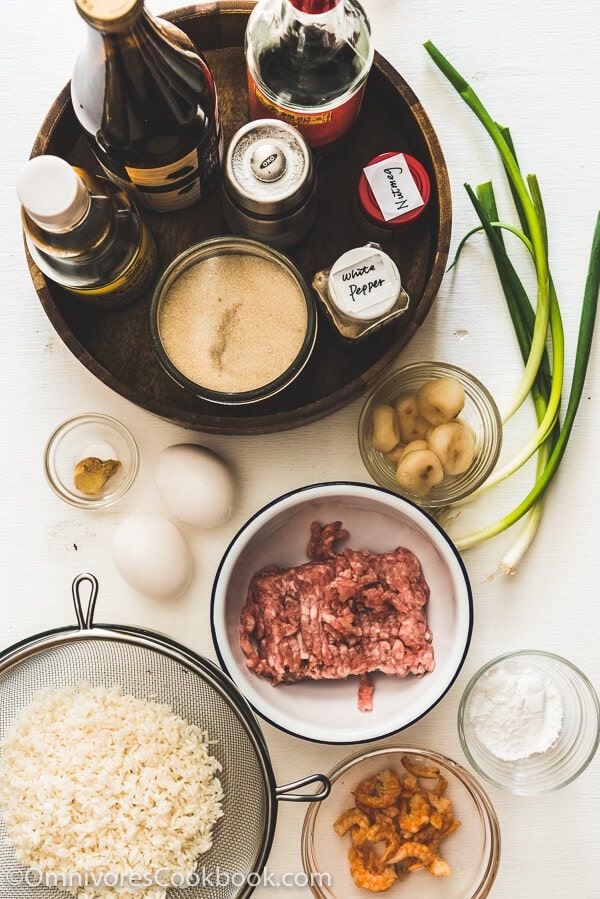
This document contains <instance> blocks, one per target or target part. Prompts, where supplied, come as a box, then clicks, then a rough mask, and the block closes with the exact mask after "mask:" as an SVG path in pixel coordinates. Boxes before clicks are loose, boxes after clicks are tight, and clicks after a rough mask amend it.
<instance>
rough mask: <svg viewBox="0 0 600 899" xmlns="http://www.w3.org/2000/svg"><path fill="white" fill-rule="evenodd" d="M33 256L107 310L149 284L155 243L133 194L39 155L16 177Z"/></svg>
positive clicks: (132, 297) (129, 299) (58, 279)
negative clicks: (138, 209)
mask: <svg viewBox="0 0 600 899" xmlns="http://www.w3.org/2000/svg"><path fill="white" fill-rule="evenodd" d="M16 186H17V194H18V197H19V200H20V201H21V206H22V222H23V231H24V233H25V242H26V244H27V248H28V250H29V253H30V255H31V257H32V259H33V261H34V262H35V263H36V265H37V267H38V268H39V269H40V271H42V272H43V273H44V274H45V275H47V277H48V278H50V279H51V280H52V281H55V282H56V283H57V284H60V285H61V286H62V287H65V288H66V289H67V290H69V291H70V292H72V293H75V294H77V295H78V296H80V297H81V298H82V299H86V300H89V301H91V302H93V303H94V304H96V305H99V306H103V307H104V308H115V307H118V306H123V305H125V304H126V303H130V302H132V301H133V300H135V299H137V298H138V297H139V296H140V294H142V293H143V292H144V291H145V290H147V289H148V288H149V287H150V284H151V281H152V279H153V276H154V272H155V268H156V246H155V244H154V239H153V238H152V235H151V234H150V232H149V231H148V228H147V226H146V225H145V224H144V222H143V221H142V219H141V217H140V215H139V213H138V211H137V209H136V207H135V204H134V202H133V200H132V199H131V197H130V196H129V195H128V194H126V193H125V191H123V190H121V189H120V188H119V187H117V185H115V184H112V183H111V182H110V181H109V180H108V179H107V178H101V177H95V176H94V175H91V174H90V173H88V172H86V171H84V170H83V169H80V168H75V167H73V166H71V165H69V163H68V162H67V161H66V160H65V159H61V158H60V157H59V156H50V155H42V156H35V157H34V158H33V159H30V160H29V162H28V163H27V164H26V165H25V167H24V168H23V169H22V171H21V172H20V174H19V176H18V178H17V185H16Z"/></svg>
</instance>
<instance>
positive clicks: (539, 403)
mask: <svg viewBox="0 0 600 899" xmlns="http://www.w3.org/2000/svg"><path fill="white" fill-rule="evenodd" d="M425 48H426V50H427V52H428V53H429V55H430V56H431V57H432V59H433V61H434V62H435V63H436V65H437V66H438V68H439V69H440V70H441V71H442V73H443V74H444V75H445V76H446V77H447V78H448V80H449V81H450V83H451V84H452V85H453V87H454V88H455V89H456V90H457V91H458V93H459V94H460V95H461V96H462V97H463V99H464V100H465V102H466V103H467V105H468V106H469V107H470V108H471V109H472V111H473V112H474V113H475V115H476V116H477V117H478V119H479V120H480V122H481V123H482V124H483V126H484V127H485V128H486V130H487V131H488V133H489V135H490V136H491V138H492V140H493V142H494V144H495V145H496V147H497V149H498V151H499V153H500V157H501V159H502V162H503V165H504V170H505V173H506V175H507V179H508V183H509V187H510V190H511V193H512V196H513V200H514V203H515V207H516V210H517V213H518V216H519V220H520V223H521V228H520V229H517V228H514V227H512V226H510V225H507V224H504V223H501V222H499V221H498V214H497V209H496V204H495V198H494V195H493V190H492V187H491V184H490V183H489V182H488V183H487V184H485V185H480V186H479V188H478V190H477V194H475V193H474V192H473V191H472V189H471V188H470V187H469V186H468V185H466V187H467V191H468V192H469V196H470V198H471V200H472V202H473V205H474V206H475V209H476V211H477V214H478V215H479V218H480V221H481V227H480V228H475V229H473V230H472V231H470V232H469V234H467V235H466V237H465V238H464V239H463V240H462V241H461V243H460V244H459V248H458V251H457V255H456V258H457V257H458V255H459V253H460V251H461V249H462V247H463V246H464V243H465V242H466V240H467V239H469V238H470V237H471V236H472V235H473V234H474V233H476V232H477V231H479V230H484V231H485V232H486V235H487V238H488V241H489V244H490V247H491V250H492V254H493V257H494V261H495V263H496V268H497V270H498V274H499V277H500V281H501V284H502V287H503V290H504V294H505V298H506V301H507V305H508V309H509V312H510V315H511V320H512V322H513V326H514V329H515V334H516V336H517V341H518V344H519V348H520V350H521V354H522V356H523V360H524V372H523V376H522V378H521V381H520V384H519V387H518V389H517V391H516V393H515V396H514V397H513V400H512V402H511V404H510V405H509V407H508V409H507V410H506V411H505V412H504V414H503V416H502V417H503V421H505V422H506V421H508V420H509V419H510V417H511V416H512V415H513V414H514V413H515V412H516V410H517V409H518V408H520V406H521V405H522V403H523V402H524V400H525V398H526V397H527V396H528V395H529V394H531V397H532V400H533V405H534V409H535V414H536V418H537V422H538V427H537V430H536V433H535V434H534V435H533V437H532V438H531V439H530V440H528V441H527V443H526V444H525V446H524V447H523V448H522V450H521V451H520V452H519V453H518V454H517V456H516V457H515V459H513V460H512V461H511V462H510V463H508V464H507V465H505V466H503V467H502V468H500V469H498V470H497V471H496V472H495V473H494V474H493V475H492V477H491V478H489V479H488V481H486V483H485V484H484V485H483V487H482V488H480V490H479V491H477V492H476V493H474V494H472V496H471V497H470V499H472V498H474V497H475V496H477V495H478V494H479V493H481V492H482V491H483V490H485V489H488V488H489V487H491V486H493V485H494V484H497V483H499V482H500V481H502V480H504V479H505V478H507V477H509V476H510V475H511V474H513V473H514V472H515V471H517V470H518V468H520V467H521V466H522V465H523V464H524V463H525V462H526V461H527V460H528V459H529V458H531V457H532V456H533V455H534V454H535V453H536V452H537V454H538V455H537V467H536V479H535V483H534V485H533V487H532V489H531V490H530V491H529V493H528V494H527V496H526V497H525V498H524V499H523V500H522V502H520V503H519V504H518V506H516V507H515V508H514V509H513V510H512V511H511V512H509V513H508V514H507V515H505V516H503V517H502V518H500V519H499V520H498V521H496V522H493V523H492V524H489V525H487V526H486V527H484V528H481V529H479V530H477V531H475V532H474V533H472V534H469V535H466V536H464V537H462V538H459V539H457V540H455V541H454V542H455V544H456V546H457V548H458V549H459V550H464V549H467V548H469V547H471V546H474V545H476V544H477V543H480V542H481V541H483V540H487V539H489V538H490V537H494V536H496V535H498V534H500V533H502V532H503V531H505V530H507V529H508V528H510V527H512V526H513V525H514V524H516V522H517V521H519V520H520V519H521V518H523V517H525V525H524V527H523V528H522V529H521V531H520V533H519V535H518V537H517V538H516V539H515V541H514V543H513V545H512V546H511V547H510V548H509V550H508V552H507V553H506V554H505V556H504V558H503V559H502V561H501V563H500V570H502V571H505V572H507V573H514V571H515V569H516V567H517V565H518V563H519V561H520V559H521V558H522V556H523V554H524V553H525V551H526V550H527V548H528V547H529V546H530V544H531V542H532V540H533V538H534V536H535V533H536V531H537V529H538V526H539V522H540V519H541V515H542V503H543V501H544V498H545V492H546V490H547V488H548V486H549V484H550V483H551V481H552V479H553V478H554V476H555V475H556V472H557V470H558V467H559V465H560V462H561V461H562V458H563V455H564V453H565V450H566V447H567V443H568V441H569V437H570V435H571V431H572V428H573V424H574V421H575V416H576V414H577V410H578V408H579V403H580V400H581V395H582V391H583V386H584V382H585V376H586V372H587V366H588V362H589V357H590V353H591V347H592V336H593V331H594V325H595V320H596V312H597V305H598V291H599V289H600V214H599V215H598V218H597V221H596V225H595V230H594V235H593V240H592V249H591V255H590V261H589V266H588V274H587V279H586V284H585V290H584V297H583V305H582V310H581V318H580V324H579V336H578V341H577V349H576V357H575V365H574V370H573V377H572V382H571V390H570V394H569V400H568V404H567V409H566V412H565V416H564V421H563V423H562V425H561V424H560V422H559V411H560V403H561V395H562V386H563V377H564V333H563V325H562V319H561V314H560V308H559V303H558V298H557V296H556V291H555V288H554V284H553V282H552V279H551V276H550V271H549V265H548V239H547V223H546V217H545V212H544V207H543V202H542V197H541V193H540V190H539V185H538V182H537V179H536V178H535V176H534V175H528V176H527V179H524V178H523V176H522V174H521V170H520V167H519V164H518V161H517V157H516V153H515V149H514V145H513V142H512V138H511V135H510V132H509V131H508V129H507V128H505V127H502V126H499V125H497V124H496V123H495V122H494V121H493V119H492V118H491V116H490V115H489V113H488V112H487V110H486V109H485V107H484V106H483V104H482V103H481V101H480V100H479V98H478V97H477V95H476V94H475V92H474V91H473V89H472V88H471V87H470V85H469V84H468V83H467V82H466V81H465V79H464V78H463V77H462V76H461V75H460V74H459V72H458V71H457V70H456V69H455V68H454V67H453V66H452V65H451V64H450V63H449V61H448V60H447V59H446V58H445V57H444V56H443V55H442V53H441V52H440V51H439V50H438V49H437V48H436V47H435V46H434V45H433V44H432V43H431V42H430V41H428V42H427V43H426V44H425ZM503 231H510V232H512V233H514V234H516V235H517V236H518V237H519V239H520V240H522V241H523V243H524V244H525V246H526V247H527V248H528V250H529V252H530V255H531V257H532V261H533V264H534V267H535V271H536V276H537V303H536V306H535V309H534V307H533V306H532V304H531V303H530V302H529V299H528V297H527V294H526V291H525V290H524V288H523V285H522V283H521V281H520V278H519V276H518V275H517V273H516V270H515V269H514V266H513V265H512V263H511V261H510V258H509V256H508V252H507V250H506V246H505V243H504V240H503V237H502V232H503ZM456 258H455V261H456ZM453 264H454V263H453ZM547 343H548V344H549V348H550V349H551V354H552V366H550V362H549V353H548V346H547Z"/></svg>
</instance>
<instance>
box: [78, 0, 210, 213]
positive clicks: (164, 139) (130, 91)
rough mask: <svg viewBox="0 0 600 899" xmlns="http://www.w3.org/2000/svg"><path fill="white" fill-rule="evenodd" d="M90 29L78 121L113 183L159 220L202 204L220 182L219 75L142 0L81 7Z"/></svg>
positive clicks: (99, 1)
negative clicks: (162, 214)
mask: <svg viewBox="0 0 600 899" xmlns="http://www.w3.org/2000/svg"><path fill="white" fill-rule="evenodd" d="M75 5H76V7H77V9H78V11H79V13H80V14H81V16H82V17H83V19H84V20H85V21H86V23H87V24H88V26H89V28H88V34H87V43H86V45H85V46H84V48H83V49H82V51H81V52H80V54H79V56H78V58H77V60H76V63H75V67H74V70H73V75H72V79H71V98H72V101H73V109H74V112H75V115H76V116H77V118H78V119H79V122H80V124H81V126H82V127H83V129H84V131H86V132H87V133H88V134H89V136H90V138H91V140H92V145H93V149H94V152H95V155H96V157H97V159H98V161H99V163H100V165H101V166H102V168H103V169H104V172H105V173H106V175H107V176H108V177H109V178H111V179H112V181H114V182H116V183H117V184H118V185H120V186H121V187H122V188H124V189H125V190H127V191H128V192H129V193H130V194H132V195H133V197H134V199H135V201H136V203H137V205H138V206H142V207H144V208H146V209H151V210H155V211H157V212H169V211H172V210H177V209H182V208H184V207H187V206H191V205H192V204H193V203H196V202H197V201H198V200H200V198H201V197H202V196H203V195H204V193H205V192H206V191H208V190H210V189H211V188H212V187H214V186H215V185H216V184H217V183H218V182H219V178H220V166H221V160H222V155H223V142H222V134H221V128H220V124H219V115H218V106H217V95H216V90H215V85H214V81H213V78H212V75H211V72H210V69H209V67H208V65H207V63H206V61H205V60H204V58H203V57H202V55H201V53H200V52H199V51H198V50H197V49H196V47H195V46H194V45H193V43H192V42H191V40H190V39H189V38H188V37H187V35H186V34H185V33H184V32H183V31H181V29H179V28H177V27H176V26H174V25H172V24H171V23H170V22H167V21H165V20H163V19H160V18H157V17H156V16H154V15H153V14H152V13H150V12H149V10H147V9H146V7H145V6H144V2H143V0H121V2H119V3H115V2H114V0H75Z"/></svg>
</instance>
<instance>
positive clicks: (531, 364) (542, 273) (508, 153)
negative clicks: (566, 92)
mask: <svg viewBox="0 0 600 899" xmlns="http://www.w3.org/2000/svg"><path fill="white" fill-rule="evenodd" d="M424 47H425V49H426V50H427V52H428V53H429V55H430V56H431V58H432V59H433V61H434V63H435V64H436V65H437V67H438V68H439V69H440V71H441V72H442V74H443V75H445V76H446V78H447V79H448V81H449V82H450V83H451V84H452V86H453V87H454V88H455V89H456V90H457V91H458V93H459V94H460V95H461V97H462V98H463V100H464V101H465V103H466V104H467V105H468V106H469V107H470V109H471V110H472V111H473V112H474V113H475V115H476V116H477V118H478V119H479V121H480V122H481V124H482V125H483V126H484V128H485V129H486V131H487V132H488V134H489V135H490V137H491V138H492V140H493V142H494V144H495V145H496V148H497V149H498V152H499V153H500V157H501V159H502V163H503V165H504V168H505V171H506V173H507V176H508V178H509V181H510V183H511V185H512V188H513V190H514V192H515V196H516V197H517V198H518V202H519V205H520V208H521V209H522V213H523V217H524V221H525V223H526V225H527V228H528V230H529V236H530V239H531V244H532V254H533V260H534V264H535V269H536V276H537V285H538V295H537V314H536V317H535V328H534V333H533V337H532V341H531V350H530V353H529V356H528V359H527V363H526V365H525V368H524V370H523V375H522V377H521V381H520V383H519V385H518V387H517V389H516V391H515V394H514V396H513V398H512V401H511V403H510V405H509V406H508V408H507V409H506V410H504V412H503V414H502V419H503V421H507V420H508V419H509V418H511V417H512V415H514V413H515V412H516V411H517V409H519V408H520V407H521V406H522V405H523V403H524V402H525V400H526V399H527V397H528V396H529V393H530V391H531V386H532V384H533V382H534V380H535V377H536V374H537V371H538V369H539V367H540V362H541V358H542V355H543V353H544V347H545V341H546V333H547V330H548V323H549V320H550V275H549V271H548V258H547V253H546V239H545V233H544V229H543V228H542V226H541V224H540V220H539V217H538V214H537V210H536V207H535V203H534V201H533V199H532V197H531V196H530V194H529V191H528V189H527V183H526V181H525V179H524V178H523V175H522V174H521V170H520V168H519V165H518V163H517V160H516V157H515V155H514V153H513V151H512V148H511V146H510V144H509V142H508V141H507V140H506V137H505V133H504V130H503V129H502V128H501V127H500V126H499V125H498V124H497V123H496V122H495V121H494V120H493V119H492V117H491V116H490V114H489V113H488V111H487V109H486V108H485V106H484V105H483V103H482V102H481V100H480V99H479V97H478V96H477V94H476V93H475V91H474V90H473V88H472V87H471V85H470V84H469V83H468V82H467V81H466V80H465V79H464V78H463V76H462V75H461V74H460V73H459V72H458V71H457V70H456V69H455V68H454V66H453V65H452V64H451V63H450V62H449V61H448V60H447V59H446V57H445V56H444V55H443V54H442V53H441V52H440V51H439V50H438V49H437V47H436V46H435V45H434V44H433V43H432V42H431V41H426V43H425V44H424Z"/></svg>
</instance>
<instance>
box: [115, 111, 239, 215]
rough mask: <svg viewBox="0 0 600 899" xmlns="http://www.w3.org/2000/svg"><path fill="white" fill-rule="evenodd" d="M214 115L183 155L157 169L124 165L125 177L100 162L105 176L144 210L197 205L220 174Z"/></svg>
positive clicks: (219, 138) (220, 141)
mask: <svg viewBox="0 0 600 899" xmlns="http://www.w3.org/2000/svg"><path fill="white" fill-rule="evenodd" d="M217 123H218V117H217V116H215V118H214V119H213V122H212V124H211V126H210V128H209V130H208V131H207V132H206V133H205V135H204V137H203V138H202V141H201V142H200V144H199V145H198V146H197V147H194V149H193V150H191V151H190V152H189V153H187V154H186V155H185V156H182V157H181V158H180V159H177V160H176V161H175V162H171V163H169V165H165V166H160V167H158V168H147V167H145V168H137V167H135V166H125V172H126V173H127V178H120V177H119V176H118V175H117V174H116V173H115V172H113V171H112V170H111V169H109V168H108V167H107V165H106V159H105V158H104V159H100V160H99V161H100V163H101V165H102V167H103V168H104V170H105V171H106V174H107V175H108V177H109V178H110V179H111V180H112V181H114V182H115V183H117V184H119V186H120V187H122V188H123V189H124V190H126V191H127V192H128V193H129V194H130V195H132V196H133V197H134V199H135V201H136V202H137V203H138V204H139V205H140V206H143V207H144V208H145V209H151V210H153V211H155V212H172V211H174V210H176V209H185V208H186V207H187V206H192V205H193V204H194V203H197V202H198V200H200V198H201V197H202V195H203V194H204V192H205V191H206V190H208V189H209V188H211V187H213V186H214V185H215V184H216V183H217V181H218V179H219V175H220V170H221V159H222V156H223V135H222V132H221V128H220V127H219V125H218V124H217Z"/></svg>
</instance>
